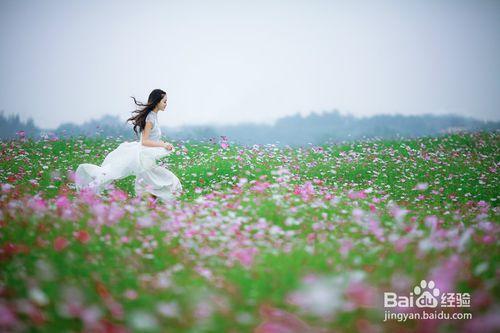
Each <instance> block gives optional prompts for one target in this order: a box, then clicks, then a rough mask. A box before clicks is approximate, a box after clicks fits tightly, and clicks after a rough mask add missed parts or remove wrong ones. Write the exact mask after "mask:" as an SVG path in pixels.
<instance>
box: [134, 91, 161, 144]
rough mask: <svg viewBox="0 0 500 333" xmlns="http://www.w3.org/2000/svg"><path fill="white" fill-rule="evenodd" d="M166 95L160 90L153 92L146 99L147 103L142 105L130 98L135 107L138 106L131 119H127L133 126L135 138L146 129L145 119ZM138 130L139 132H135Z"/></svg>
mask: <svg viewBox="0 0 500 333" xmlns="http://www.w3.org/2000/svg"><path fill="white" fill-rule="evenodd" d="M165 95H166V92H165V91H163V90H161V89H155V90H153V91H152V92H151V93H150V94H149V97H148V103H147V104H144V103H141V102H138V101H137V100H136V99H135V97H133V96H131V97H132V98H133V99H134V103H135V105H137V106H139V109H137V110H134V111H132V117H130V118H129V119H127V122H129V121H130V122H132V124H133V125H134V132H135V134H136V135H137V136H139V132H142V131H143V130H144V127H146V117H147V116H148V114H149V113H150V112H151V111H152V110H153V109H154V108H155V107H156V105H157V104H158V103H160V101H161V100H162V98H163V96H165ZM137 128H139V131H137Z"/></svg>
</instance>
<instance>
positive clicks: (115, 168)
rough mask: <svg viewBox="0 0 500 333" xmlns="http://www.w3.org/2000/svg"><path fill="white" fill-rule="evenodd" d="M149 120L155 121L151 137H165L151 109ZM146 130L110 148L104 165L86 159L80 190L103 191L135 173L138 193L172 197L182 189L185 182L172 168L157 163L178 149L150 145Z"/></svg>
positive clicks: (77, 173) (77, 176)
mask: <svg viewBox="0 0 500 333" xmlns="http://www.w3.org/2000/svg"><path fill="white" fill-rule="evenodd" d="M146 121H149V122H152V123H153V128H152V129H151V132H150V134H149V139H150V140H153V141H159V140H161V129H160V126H159V124H158V115H157V113H156V112H153V111H151V112H150V113H149V114H148V116H147V117H146ZM141 141H142V131H141V132H140V135H139V141H134V142H127V141H126V142H123V143H121V144H120V145H119V146H118V147H117V148H116V149H115V150H113V151H112V152H110V153H109V154H108V155H107V156H106V158H105V159H104V161H103V162H102V165H101V166H98V165H94V164H89V163H84V164H80V165H79V166H78V168H77V169H76V171H75V185H76V188H77V191H80V190H81V189H83V188H91V189H93V190H94V191H95V192H96V193H100V192H101V191H102V190H103V189H104V188H105V186H106V185H108V184H109V183H111V182H112V181H113V180H117V179H121V178H125V177H128V176H130V175H135V176H136V179H135V192H136V195H138V196H142V195H143V194H144V192H148V193H151V194H154V195H155V196H157V197H159V198H161V199H164V200H165V199H172V198H174V197H176V196H177V195H179V194H180V193H181V192H182V185H181V182H180V181H179V178H177V176H176V175H174V174H173V173H172V172H171V171H170V170H168V169H166V168H164V167H162V166H159V165H157V164H156V160H157V159H159V158H161V157H164V156H167V155H170V154H171V153H172V152H174V149H172V150H167V149H165V148H162V147H147V146H144V145H142V144H141Z"/></svg>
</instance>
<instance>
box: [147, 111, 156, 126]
mask: <svg viewBox="0 0 500 333" xmlns="http://www.w3.org/2000/svg"><path fill="white" fill-rule="evenodd" d="M146 121H150V122H152V123H153V124H154V123H155V122H156V113H155V112H153V111H151V112H149V114H148V115H147V116H146Z"/></svg>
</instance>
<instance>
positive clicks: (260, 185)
mask: <svg viewBox="0 0 500 333" xmlns="http://www.w3.org/2000/svg"><path fill="white" fill-rule="evenodd" d="M269 186H271V184H270V183H268V182H258V181H257V182H256V183H255V184H254V185H253V186H252V187H251V188H250V190H251V191H254V192H258V193H263V192H264V191H265V190H266V189H267V188H268V187H269Z"/></svg>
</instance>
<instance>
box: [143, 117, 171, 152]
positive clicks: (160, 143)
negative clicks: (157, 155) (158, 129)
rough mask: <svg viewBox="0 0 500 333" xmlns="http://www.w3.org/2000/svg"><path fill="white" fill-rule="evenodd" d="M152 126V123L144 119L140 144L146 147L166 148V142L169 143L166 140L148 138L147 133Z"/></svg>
mask: <svg viewBox="0 0 500 333" xmlns="http://www.w3.org/2000/svg"><path fill="white" fill-rule="evenodd" d="M152 128H153V123H152V122H149V121H146V126H145V127H144V131H143V132H142V142H141V143H142V145H143V146H146V147H162V148H167V144H170V143H168V142H163V141H153V140H149V133H150V132H151V129H152Z"/></svg>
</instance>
